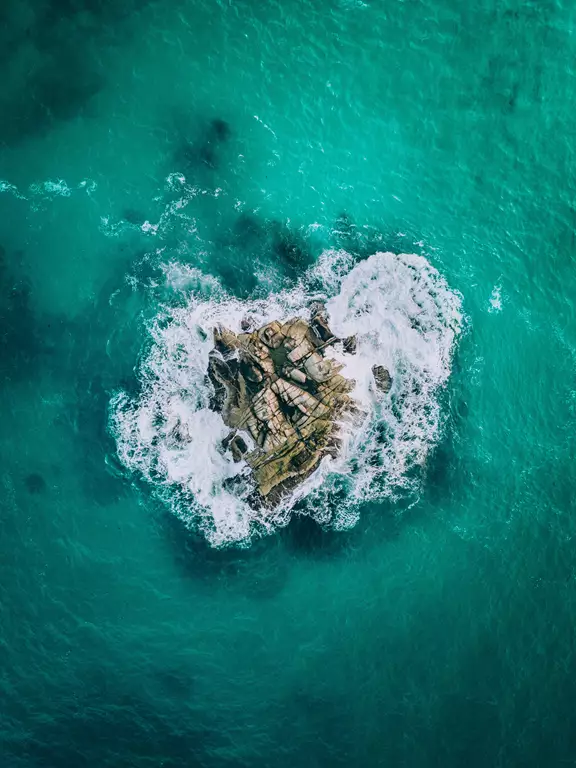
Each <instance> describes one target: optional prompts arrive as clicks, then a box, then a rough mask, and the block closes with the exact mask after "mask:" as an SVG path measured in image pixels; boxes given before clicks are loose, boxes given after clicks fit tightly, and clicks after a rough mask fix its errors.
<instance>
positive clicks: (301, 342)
mask: <svg viewBox="0 0 576 768" xmlns="http://www.w3.org/2000/svg"><path fill="white" fill-rule="evenodd" d="M335 344H342V345H343V350H344V351H345V352H347V353H349V354H354V353H355V351H356V339H355V337H353V336H352V337H349V338H347V339H338V338H337V337H336V336H334V334H333V333H332V331H331V330H330V327H329V325H328V317H327V314H326V310H325V307H324V305H322V304H320V303H315V304H314V305H313V307H312V309H311V315H310V319H309V320H306V319H304V318H302V317H296V318H293V319H290V320H288V321H287V322H284V323H280V322H278V321H274V322H271V323H269V324H267V325H265V326H263V327H261V328H258V329H251V328H250V326H249V324H248V322H247V321H245V322H244V323H243V332H242V333H239V334H236V333H234V332H232V331H230V330H228V329H226V328H224V327H221V326H220V327H217V328H214V349H213V350H212V352H211V353H210V356H209V363H208V377H209V379H210V381H211V383H212V385H213V388H214V395H213V398H212V402H211V408H212V409H213V410H215V411H217V412H218V413H220V414H221V416H222V420H223V421H224V424H226V426H228V427H229V428H230V430H231V431H230V433H229V435H228V436H227V437H226V438H225V439H224V441H223V444H222V448H223V450H225V451H227V452H229V454H230V455H231V457H232V458H233V460H234V461H237V462H240V461H245V462H246V463H247V464H248V466H249V467H250V469H251V473H252V478H253V481H254V485H255V490H254V492H253V494H252V495H251V498H250V503H251V504H252V505H253V506H262V505H265V506H269V507H273V506H275V505H276V504H277V503H278V502H279V501H280V500H281V499H282V497H283V496H284V495H285V494H286V493H287V492H289V491H290V490H292V489H293V488H295V487H296V486H298V485H299V484H300V483H302V482H303V481H304V480H305V479H306V478H307V477H309V476H310V475H311V474H312V473H313V472H314V471H315V470H316V469H317V467H318V465H319V464H320V462H321V460H322V458H323V457H325V456H333V457H335V456H336V455H337V454H338V450H339V447H340V439H339V432H340V428H341V426H340V425H341V422H342V420H343V419H344V418H349V419H354V418H355V417H358V416H359V409H358V405H357V404H356V403H355V401H354V400H353V398H352V397H351V392H352V390H353V388H354V381H352V380H350V379H347V378H345V377H344V376H343V375H342V374H341V373H340V371H341V370H342V367H343V366H342V365H341V364H340V363H338V362H336V361H335V360H334V359H332V358H330V357H329V356H328V352H329V350H330V347H331V346H333V345H335ZM372 372H373V376H374V386H375V388H376V389H378V390H380V391H381V392H388V390H389V389H390V386H391V378H390V375H389V373H388V371H387V370H386V369H385V368H384V367H383V366H374V367H373V369H372Z"/></svg>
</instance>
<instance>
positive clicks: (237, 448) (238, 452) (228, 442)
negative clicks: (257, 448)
mask: <svg viewBox="0 0 576 768" xmlns="http://www.w3.org/2000/svg"><path fill="white" fill-rule="evenodd" d="M222 447H223V448H224V450H229V451H230V453H231V454H232V458H233V459H234V461H242V459H243V458H244V455H245V454H246V453H247V452H248V446H247V444H246V441H245V440H244V439H243V438H242V437H241V436H240V435H238V434H237V433H236V432H231V433H230V434H229V435H228V437H226V438H225V439H224V440H223V441H222Z"/></svg>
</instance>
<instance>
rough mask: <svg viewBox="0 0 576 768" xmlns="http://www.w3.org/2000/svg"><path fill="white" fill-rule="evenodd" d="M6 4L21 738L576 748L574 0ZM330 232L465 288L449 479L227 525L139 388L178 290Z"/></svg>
mask: <svg viewBox="0 0 576 768" xmlns="http://www.w3.org/2000/svg"><path fill="white" fill-rule="evenodd" d="M0 22H1V26H0V46H1V47H0V58H1V62H2V72H3V78H2V85H1V87H0V116H1V117H0V254H1V257H2V258H1V273H0V323H1V324H0V376H1V384H0V386H1V402H2V411H1V414H2V420H1V426H0V446H1V447H0V450H1V451H2V462H1V464H0V487H1V497H0V498H1V500H2V509H1V515H0V526H1V534H0V542H1V558H0V607H1V612H0V764H1V765H2V766H6V768H67V767H68V766H71V767H73V768H76V766H88V767H89V768H91V767H92V766H95V767H96V766H98V768H103V767H104V766H106V768H108V767H110V768H117V767H120V768H124V766H126V767H128V766H130V767H131V768H144V767H145V768H148V767H150V768H156V766H163V768H180V767H181V766H186V768H188V767H189V766H197V765H202V766H208V767H209V768H212V766H215V767H216V766H238V765H245V766H281V767H282V766H290V767H292V766H294V765H298V766H300V765H302V766H310V767H313V766H339V765H346V766H348V765H359V766H375V765H377V766H406V767H410V768H412V766H414V767H415V768H420V767H422V768H426V767H427V766H461V765H468V766H478V767H480V766H481V767H482V768H484V767H486V766H502V767H504V766H564V765H572V764H574V763H576V721H575V716H574V701H575V699H576V684H575V682H574V680H575V679H576V678H575V673H576V656H575V654H576V646H575V641H574V627H575V626H576V570H575V565H576V555H575V541H576V540H575V536H576V523H575V518H574V512H575V511H576V510H575V502H574V487H575V483H576V469H575V462H574V451H575V447H576V446H575V433H576V431H575V427H576V424H575V422H576V413H575V408H576V396H575V392H576V386H575V379H574V373H575V355H576V317H575V309H574V302H575V297H576V271H575V252H576V250H575V249H576V240H575V237H576V236H575V227H576V209H575V205H576V204H575V199H574V198H575V194H576V165H575V160H576V158H575V154H574V149H573V144H574V136H575V129H576V123H575V118H574V109H573V102H574V100H575V98H576V78H575V75H576V70H575V65H574V61H575V60H576V59H575V53H576V37H575V33H576V11H575V10H574V8H573V7H572V6H571V5H570V4H568V3H564V2H558V0H557V1H556V2H548V0H545V2H540V3H527V2H524V3H520V2H512V1H511V0H507V2H506V3H496V2H476V0H474V2H470V3H467V4H465V5H464V4H459V5H457V4H455V3H449V2H447V0H442V1H440V0H438V1H437V2H416V1H415V0H406V1H405V2H376V0H372V1H371V2H370V1H369V0H366V2H355V1H354V0H333V2H331V3H328V2H324V1H323V0H322V1H321V2H315V3H312V2H305V1H304V0H286V1H285V2H282V3H278V2H267V1H266V0H263V2H255V1H254V0H250V1H248V0H226V1H225V0H222V1H221V2H216V1H215V0H198V1H197V2H191V1H190V0H170V1H168V0H165V1H164V2H146V1H145V0H124V2H112V0H100V1H99V0H77V2H74V1H73V0H59V2H55V1H54V2H49V0H35V1H34V2H33V1H32V0H29V2H19V3H16V2H7V3H4V4H3V5H2V7H1V9H0ZM344 213H345V214H346V217H345V218H343V216H342V215H343V214H344ZM335 247H336V248H338V247H346V248H347V249H349V250H351V251H354V252H355V253H356V254H357V258H359V259H363V258H365V257H366V256H368V255H369V254H370V253H373V252H375V251H378V250H391V251H395V252H408V253H416V254H422V255H424V256H425V257H426V258H427V259H428V260H429V261H430V262H431V263H432V264H433V265H434V266H435V267H436V268H437V269H438V270H439V271H440V273H441V274H442V275H443V276H444V277H445V278H446V280H447V282H448V284H449V285H450V286H451V288H452V289H453V290H454V291H457V292H459V294H460V295H461V297H462V302H463V310H464V313H465V316H466V323H465V332H464V333H463V335H462V337H461V340H460V343H459V346H458V348H457V351H456V353H455V356H454V360H453V364H452V373H451V376H450V378H449V380H448V382H447V385H446V387H445V388H444V389H443V391H442V392H440V393H439V394H438V401H439V403H440V405H441V408H442V413H443V415H444V422H443V427H442V430H441V434H440V436H439V440H438V443H437V445H436V447H435V449H434V450H433V452H432V453H431V455H430V456H429V459H428V461H427V463H426V469H425V476H424V478H423V482H422V484H421V486H420V489H419V491H418V492H416V493H415V494H413V495H412V496H411V497H409V498H403V499H402V500H400V501H397V502H394V501H391V500H385V501H380V502H378V501H372V502H370V503H368V504H366V505H365V506H364V507H363V508H362V509H361V514H360V519H359V521H358V523H357V524H356V525H355V527H353V528H352V529H350V530H347V531H335V530H333V529H330V528H322V527H320V526H318V525H317V524H316V523H314V522H313V521H311V520H310V519H309V518H308V517H306V516H296V517H295V518H294V519H293V520H292V521H291V523H290V524H289V525H288V526H287V527H286V528H284V529H282V530H280V531H278V532H277V533H276V534H274V535H271V536H268V537H265V538H261V539H257V540H255V541H254V542H253V543H252V546H250V547H249V548H244V549H238V548H234V547H232V548H224V549H215V548H214V547H211V546H210V545H209V544H208V543H207V542H206V540H205V539H204V538H203V537H202V536H200V535H198V534H197V533H195V532H194V531H193V530H190V529H188V528H186V527H185V525H184V523H183V522H182V521H181V520H180V519H179V518H177V517H176V516H175V515H174V514H172V513H171V512H170V511H169V509H168V507H167V506H166V504H164V503H163V502H162V501H161V500H160V499H159V498H158V495H157V494H155V493H154V492H153V489H152V488H151V487H150V486H149V485H147V484H146V483H144V482H142V481H141V479H140V478H139V477H137V475H136V474H133V473H130V472H128V471H127V470H126V469H125V468H124V467H123V466H122V465H121V463H120V461H119V460H118V458H117V454H116V443H115V439H114V435H113V434H111V430H110V426H109V407H110V402H111V399H112V398H113V397H114V396H115V394H116V393H117V392H118V391H119V390H121V389H123V390H126V391H127V392H129V393H131V395H133V396H135V397H137V393H138V391H139V387H140V382H139V380H138V375H137V371H138V365H139V363H140V362H141V360H142V359H143V356H144V357H145V356H146V354H147V351H148V350H149V348H150V337H149V333H148V330H147V329H148V327H150V323H151V322H152V321H153V319H154V317H155V316H156V315H157V313H158V311H159V307H160V306H161V305H162V304H168V305H169V306H181V305H182V304H183V302H185V300H186V299H185V296H186V295H187V292H189V291H190V290H191V289H192V288H194V289H198V284H197V283H198V282H199V283H202V281H203V280H204V281H206V279H207V277H208V276H211V277H212V278H215V279H216V280H218V281H219V283H220V284H221V285H222V286H224V288H225V289H226V290H227V291H228V292H229V294H231V295H234V296H237V297H239V298H241V299H249V298H250V297H252V296H253V295H254V294H255V293H256V294H257V293H258V292H262V291H264V292H265V291H266V290H269V291H276V292H277V291H280V290H282V289H283V288H286V287H290V286H291V285H293V284H294V281H296V280H297V279H298V278H299V277H301V276H302V275H303V274H304V272H305V271H306V269H308V268H309V267H310V266H311V264H314V263H317V260H318V258H319V257H320V254H321V253H322V252H323V251H324V250H325V249H327V248H335ZM166 264H171V265H173V266H172V271H171V272H170V274H169V275H167V273H166V270H162V268H161V265H166ZM179 266H180V267H182V269H183V270H184V271H181V272H179V271H178V267H179ZM186 268H194V269H197V270H199V273H195V274H196V283H195V284H194V285H192V284H191V282H190V280H189V277H188V278H186V280H184V282H182V281H180V282H178V279H177V277H178V275H182V274H188V276H189V273H186V272H185V269H186ZM202 275H203V276H205V277H202ZM169 277H170V279H168V278H169ZM208 282H209V281H208ZM204 289H205V284H204V287H202V285H200V290H204Z"/></svg>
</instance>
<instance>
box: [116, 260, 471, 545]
mask: <svg viewBox="0 0 576 768" xmlns="http://www.w3.org/2000/svg"><path fill="white" fill-rule="evenodd" d="M165 274H166V278H167V281H168V282H170V284H171V285H172V286H173V287H175V288H178V289H180V290H182V292H184V294H185V296H186V301H185V302H184V306H178V307H176V308H174V307H165V308H164V309H163V310H162V312H161V314H160V316H159V317H158V318H157V319H156V321H155V322H154V323H153V324H152V326H151V328H150V332H151V334H152V344H151V347H150V351H149V353H148V356H147V357H146V359H145V360H144V362H143V365H142V368H141V372H140V375H141V383H142V390H141V394H140V395H139V397H138V398H137V399H135V400H130V399H129V398H128V397H127V395H126V394H124V393H120V394H118V395H117V396H116V397H115V399H114V401H113V407H112V427H113V430H114V432H115V435H116V438H117V443H118V452H119V455H120V458H121V460H122V461H123V462H124V464H125V465H126V466H127V467H128V468H130V469H132V470H137V471H139V472H141V473H142V474H143V475H144V477H145V478H147V479H148V480H149V481H150V482H151V483H153V485H154V486H155V487H156V488H157V490H158V491H159V493H160V494H161V495H162V496H163V497H164V498H166V499H168V500H169V502H170V504H171V505H172V508H173V510H174V511H175V512H176V514H178V515H179V516H180V517H181V518H183V519H184V520H185V521H186V522H187V523H189V524H190V525H193V526H195V527H196V528H197V529H199V530H201V531H202V532H203V533H204V535H205V536H206V537H207V539H208V540H209V541H210V543H211V544H212V545H214V546H223V545H227V544H231V543H237V544H246V543H248V542H249V541H250V539H251V537H252V536H254V535H257V534H261V533H263V532H270V531H273V530H274V529H275V528H277V527H278V526H282V525H285V524H286V523H287V522H288V521H289V519H290V516H291V513H292V509H293V507H294V504H295V503H296V502H297V501H301V502H302V503H303V504H304V509H305V510H306V512H307V514H310V515H311V516H312V517H313V518H315V519H316V520H317V521H318V522H320V523H322V524H330V525H333V526H335V527H337V528H344V527H348V526H350V525H353V524H354V523H355V521H356V520H357V515H358V508H359V504H360V503H361V502H362V501H366V500H371V499H377V498H383V497H392V498H394V497H396V496H398V495H399V494H403V493H410V492H412V491H413V490H414V488H415V487H416V486H417V484H418V482H419V473H418V471H417V470H418V468H419V467H422V465H423V464H424V462H425V461H426V457H427V455H428V453H429V451H430V449H431V448H432V447H433V445H434V444H435V441H436V440H437V438H438V434H439V429H440V426H441V413H440V407H439V402H438V395H439V392H440V390H441V387H442V385H443V384H444V383H445V382H446V380H447V378H448V376H449V374H450V366H451V357H452V353H453V349H454V345H455V342H456V339H457V337H458V334H459V333H460V329H461V324H462V314H461V300H460V297H459V296H458V294H457V293H455V292H454V291H452V290H450V288H449V287H448V285H447V283H446V281H445V279H444V278H443V277H442V276H441V275H440V273H439V272H438V271H437V270H436V269H435V268H434V267H432V265H431V264H430V263H429V262H428V261H427V260H426V259H425V258H424V257H422V256H418V255H414V254H412V255H410V254H401V255H397V254H392V253H376V254H374V255H373V256H371V257H370V258H368V259H366V260H364V261H361V262H359V263H355V262H354V260H353V257H352V256H350V255H349V254H348V253H346V252H344V251H327V252H325V253H324V254H323V255H322V257H321V258H320V260H319V262H318V263H317V265H315V266H314V267H313V268H312V269H311V270H309V271H308V272H307V273H306V274H305V275H304V277H303V278H302V280H301V281H300V282H299V283H298V284H297V285H296V287H294V288H293V289H292V290H287V291H284V292H281V293H276V294H271V295H269V296H268V297H267V298H266V299H258V300H252V301H244V302H240V301H238V300H237V299H234V298H232V297H230V296H229V295H227V294H226V292H225V291H224V290H223V289H222V287H221V286H220V284H219V283H218V282H217V281H216V280H215V279H214V278H212V277H209V276H207V275H204V274H202V273H200V272H198V271H196V270H192V271H190V270H188V271H187V270H184V271H183V270H182V268H178V267H176V266H175V265H168V266H167V267H166V269H165ZM312 299H321V300H324V301H326V303H327V308H328V312H329V316H330V325H331V327H332V329H333V331H334V332H335V333H336V335H337V336H340V337H345V336H350V335H352V334H355V335H356V336H357V342H358V344H357V352H356V354H355V355H350V354H347V353H345V352H344V350H343V349H342V347H340V348H338V347H336V348H335V349H334V352H333V354H334V356H335V357H337V358H338V359H339V360H340V361H341V362H342V363H344V365H345V370H344V374H345V375H346V376H348V377H350V378H352V379H354V380H355V382H356V387H355V390H354V393H353V395H354V397H355V398H356V399H357V400H358V402H359V404H360V405H361V408H362V410H363V412H365V416H364V417H363V418H362V420H361V423H360V424H358V423H356V424H354V425H351V424H350V423H349V422H344V423H343V425H342V437H343V444H342V449H341V452H340V455H339V457H338V458H337V459H331V458H325V459H324V460H323V462H322V464H321V466H320V467H319V468H318V470H317V471H316V472H315V473H314V474H313V475H312V476H311V477H310V478H309V479H308V480H307V481H306V482H305V483H304V484H303V485H302V486H301V487H300V488H299V489H297V490H296V491H295V492H294V493H293V494H292V495H291V496H290V497H289V498H287V499H286V500H285V501H284V502H283V504H282V505H281V506H280V507H279V508H278V509H276V510H274V511H270V510H254V509H252V508H251V507H249V506H248V504H247V502H246V498H247V496H248V495H249V493H250V491H251V486H250V476H249V472H248V468H247V466H246V465H245V464H240V465H238V464H235V463H234V462H232V461H231V460H230V459H229V458H228V456H227V455H225V454H224V453H223V452H222V450H221V447H220V446H221V441H222V439H223V438H224V437H225V436H226V434H227V431H228V430H227V428H226V427H225V426H224V424H223V423H222V421H221V419H220V417H219V415H218V414H216V413H214V412H212V411H210V409H209V407H208V406H209V400H210V395H211V387H210V384H209V383H208V381H207V378H206V369H207V365H208V355H209V352H210V350H211V348H212V328H213V327H214V325H216V324H217V323H222V324H223V325H225V326H227V327H229V328H231V329H232V330H234V331H239V330H240V324H241V321H242V319H243V318H246V317H248V318H251V319H252V320H253V321H254V323H256V324H259V325H261V324H264V323H266V322H268V321H270V320H272V319H274V318H278V319H287V318H289V317H293V316H295V315H307V313H308V306H309V304H310V301H311V300H312ZM375 364H380V365H383V366H385V367H386V368H387V369H388V370H389V371H390V373H391V376H392V380H393V384H392V389H391V391H390V393H389V394H388V395H386V396H382V395H380V394H379V393H378V392H377V391H376V390H375V388H374V383H373V377H372V371H371V369H372V366H373V365H375ZM236 475H239V476H240V482H235V483H233V484H232V483H230V478H233V477H234V476H236Z"/></svg>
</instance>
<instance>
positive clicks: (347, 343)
mask: <svg viewBox="0 0 576 768" xmlns="http://www.w3.org/2000/svg"><path fill="white" fill-rule="evenodd" d="M343 345H344V352H347V353H348V354H349V355H355V354H356V348H357V341H356V336H347V337H346V338H345V339H344V341H343Z"/></svg>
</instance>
